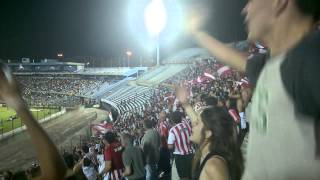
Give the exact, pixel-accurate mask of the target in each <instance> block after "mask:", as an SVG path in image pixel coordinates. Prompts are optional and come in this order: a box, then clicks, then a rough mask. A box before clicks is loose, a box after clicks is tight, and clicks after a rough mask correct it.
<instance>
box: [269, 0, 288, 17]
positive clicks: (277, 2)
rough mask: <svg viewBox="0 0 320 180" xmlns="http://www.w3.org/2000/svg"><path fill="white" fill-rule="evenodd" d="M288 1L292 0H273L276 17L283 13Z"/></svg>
mask: <svg viewBox="0 0 320 180" xmlns="http://www.w3.org/2000/svg"><path fill="white" fill-rule="evenodd" d="M289 1H292V0H274V4H273V6H274V9H275V15H276V17H278V16H280V14H282V13H283V11H284V10H285V9H286V8H287V7H288V5H289Z"/></svg>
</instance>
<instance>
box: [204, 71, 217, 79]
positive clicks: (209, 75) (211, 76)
mask: <svg viewBox="0 0 320 180" xmlns="http://www.w3.org/2000/svg"><path fill="white" fill-rule="evenodd" d="M204 75H205V76H206V77H208V78H211V79H213V80H215V79H216V78H215V77H214V76H213V75H212V74H209V73H206V72H205V73H204Z"/></svg>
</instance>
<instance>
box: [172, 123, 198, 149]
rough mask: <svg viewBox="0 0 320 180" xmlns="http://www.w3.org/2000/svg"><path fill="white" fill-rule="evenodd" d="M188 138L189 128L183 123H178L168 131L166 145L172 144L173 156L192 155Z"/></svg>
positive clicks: (189, 134)
mask: <svg viewBox="0 0 320 180" xmlns="http://www.w3.org/2000/svg"><path fill="white" fill-rule="evenodd" d="M190 136H191V127H190V125H189V124H187V123H185V122H182V123H179V124H177V125H175V126H173V127H172V128H171V129H170V131H169V138H168V144H170V145H173V144H174V147H175V148H174V152H173V154H178V155H187V154H192V153H194V149H193V147H192V144H191V141H190Z"/></svg>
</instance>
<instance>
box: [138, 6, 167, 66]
mask: <svg viewBox="0 0 320 180" xmlns="http://www.w3.org/2000/svg"><path fill="white" fill-rule="evenodd" d="M144 20H145V25H146V28H147V30H148V33H149V35H150V36H151V37H152V38H155V40H156V42H157V47H156V50H157V66H159V65H160V48H159V35H160V33H161V32H162V31H163V29H164V28H165V26H166V23H167V13H166V8H165V6H164V3H163V1H162V0H152V1H151V2H150V3H149V5H148V6H147V7H146V9H145V12H144Z"/></svg>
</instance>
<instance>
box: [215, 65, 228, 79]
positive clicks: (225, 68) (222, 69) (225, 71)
mask: <svg viewBox="0 0 320 180" xmlns="http://www.w3.org/2000/svg"><path fill="white" fill-rule="evenodd" d="M231 71H232V70H231V69H230V68H229V67H228V66H222V67H220V68H219V69H218V71H217V72H218V75H219V76H220V77H221V76H226V75H228V74H230V73H231Z"/></svg>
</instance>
